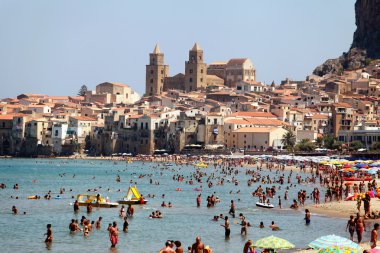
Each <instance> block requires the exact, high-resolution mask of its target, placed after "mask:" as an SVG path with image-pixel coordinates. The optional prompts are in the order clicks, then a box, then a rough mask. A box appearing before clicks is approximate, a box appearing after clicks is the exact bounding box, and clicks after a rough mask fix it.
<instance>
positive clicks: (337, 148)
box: [331, 141, 344, 151]
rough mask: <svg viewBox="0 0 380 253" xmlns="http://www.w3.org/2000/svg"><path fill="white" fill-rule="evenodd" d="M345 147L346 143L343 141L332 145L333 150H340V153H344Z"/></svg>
mask: <svg viewBox="0 0 380 253" xmlns="http://www.w3.org/2000/svg"><path fill="white" fill-rule="evenodd" d="M343 147H344V142H342V141H336V142H334V143H333V144H332V147H331V148H332V149H335V150H339V151H342V149H343Z"/></svg>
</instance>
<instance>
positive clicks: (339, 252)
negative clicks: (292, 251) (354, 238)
mask: <svg viewBox="0 0 380 253" xmlns="http://www.w3.org/2000/svg"><path fill="white" fill-rule="evenodd" d="M358 252H359V251H358V249H354V248H350V247H339V246H331V247H327V248H325V249H321V250H319V251H318V253H358Z"/></svg>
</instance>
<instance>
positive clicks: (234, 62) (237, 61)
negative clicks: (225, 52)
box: [227, 58, 247, 65]
mask: <svg viewBox="0 0 380 253" xmlns="http://www.w3.org/2000/svg"><path fill="white" fill-rule="evenodd" d="M246 60H247V58H236V59H231V60H229V61H228V63H227V65H239V64H243V63H244V62H245V61H246Z"/></svg>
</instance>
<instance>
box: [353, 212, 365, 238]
mask: <svg viewBox="0 0 380 253" xmlns="http://www.w3.org/2000/svg"><path fill="white" fill-rule="evenodd" d="M355 227H356V235H357V236H358V243H361V242H362V239H363V231H366V229H365V223H364V219H363V218H362V217H360V214H359V213H357V214H356V219H355Z"/></svg>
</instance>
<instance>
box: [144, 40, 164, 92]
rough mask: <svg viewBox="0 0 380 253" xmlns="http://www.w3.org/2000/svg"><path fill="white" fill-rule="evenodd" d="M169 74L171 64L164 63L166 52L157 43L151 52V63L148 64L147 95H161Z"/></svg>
mask: <svg viewBox="0 0 380 253" xmlns="http://www.w3.org/2000/svg"><path fill="white" fill-rule="evenodd" d="M168 75H169V66H168V65H165V64H164V54H163V53H161V50H160V47H159V46H158V44H157V45H156V47H155V48H154V51H153V53H151V54H149V65H146V78H145V96H153V95H161V93H162V92H163V91H164V80H165V78H166V77H168Z"/></svg>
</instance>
